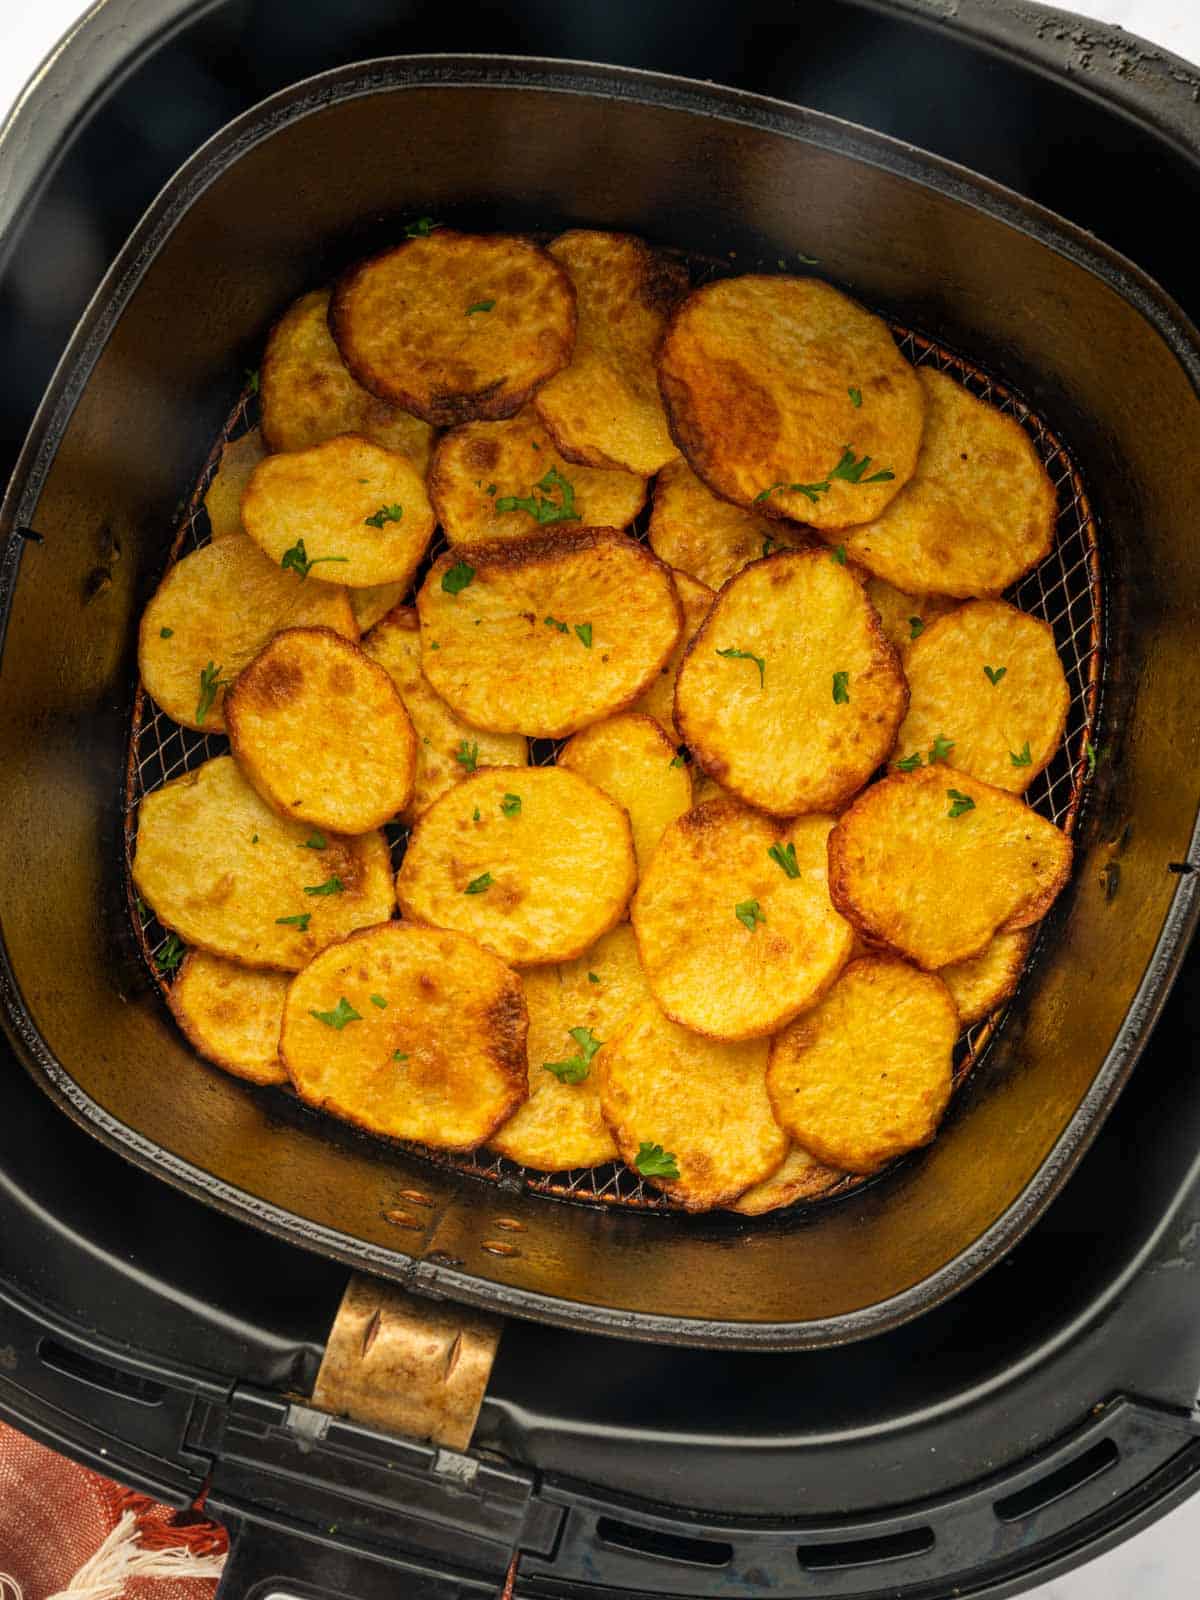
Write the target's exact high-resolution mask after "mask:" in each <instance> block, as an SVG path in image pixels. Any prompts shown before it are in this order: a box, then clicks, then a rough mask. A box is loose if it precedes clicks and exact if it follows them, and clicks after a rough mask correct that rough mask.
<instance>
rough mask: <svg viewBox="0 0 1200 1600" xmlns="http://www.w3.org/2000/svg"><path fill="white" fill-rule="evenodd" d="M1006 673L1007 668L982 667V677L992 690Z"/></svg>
mask: <svg viewBox="0 0 1200 1600" xmlns="http://www.w3.org/2000/svg"><path fill="white" fill-rule="evenodd" d="M1007 671H1008V668H1007V667H984V669H983V675H984V677H985V678H986V679H987V681H988V682H989V683H990V684H991V686H992V688H993V689H994V688H995V687H996V685H997V684H998V683H999V682H1000V679H1001V678H1002V677H1003V676H1004V674H1005V673H1006V672H1007Z"/></svg>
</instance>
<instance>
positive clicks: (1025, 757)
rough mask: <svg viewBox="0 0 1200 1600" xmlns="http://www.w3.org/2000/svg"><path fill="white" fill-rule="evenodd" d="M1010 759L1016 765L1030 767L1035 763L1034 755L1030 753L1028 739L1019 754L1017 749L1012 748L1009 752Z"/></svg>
mask: <svg viewBox="0 0 1200 1600" xmlns="http://www.w3.org/2000/svg"><path fill="white" fill-rule="evenodd" d="M1008 759H1009V760H1010V761H1011V762H1012V764H1013V766H1014V767H1030V766H1032V765H1033V757H1032V756H1031V755H1030V753H1029V740H1028V739H1026V741H1025V743H1024V745H1023V746H1022V748H1021V753H1020V754H1019V755H1018V754H1017V752H1016V751H1015V750H1010V751H1009V752H1008Z"/></svg>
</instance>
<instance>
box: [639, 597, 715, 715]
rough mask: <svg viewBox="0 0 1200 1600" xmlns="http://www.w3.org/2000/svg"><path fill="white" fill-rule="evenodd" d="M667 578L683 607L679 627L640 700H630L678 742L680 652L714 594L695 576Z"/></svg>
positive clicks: (682, 650) (683, 649) (681, 655)
mask: <svg viewBox="0 0 1200 1600" xmlns="http://www.w3.org/2000/svg"><path fill="white" fill-rule="evenodd" d="M671 577H672V579H673V581H674V584H675V593H676V594H677V595H678V596H679V603H680V605H681V606H682V607H683V628H682V630H681V631H680V634H679V639H678V641H677V642H676V645H675V648H674V650H672V652H671V654H670V656H669V657H668V658H667V660H666V662H665V663H664V664H663V665H662V666H661V667H660V668H659V669H658V673H657V675H656V676H655V678H654V680H653V681H652V683H651V684H650V687H649V688H648V689H647V690H646V692H645V694H644V695H642V697H641V699H640V700H635V701H634V703H633V707H632V709H633V710H634V711H644V712H645V713H646V715H647V716H648V717H653V718H654V720H655V722H657V723H658V725H659V727H660V728H661V729H662V731H663V732H664V733H665V734H666V736H667V738H668V739H670V740H672V741H673V742H674V743H675V744H679V743H681V742H682V741H681V739H680V734H679V730H678V728H676V726H675V680H676V678H677V677H678V676H679V668H680V665H681V663H682V661H683V653H684V651H685V650H686V649H687V647H688V644H689V643H690V641H691V639H692V636H693V634H694V633H695V632H696V629H697V628H698V627H699V626H700V624H701V623H702V622H703V621H704V619H705V617H706V616H707V615H708V613H709V610H710V608H711V606H712V603H713V601H714V600H715V599H716V595H715V594H714V593H713V592H712V590H711V589H709V588H707V587H706V586H705V585H704V584H702V583H697V582H696V580H695V578H689V577H688V575H687V573H686V572H678V571H676V572H672V574H671Z"/></svg>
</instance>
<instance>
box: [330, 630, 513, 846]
mask: <svg viewBox="0 0 1200 1600" xmlns="http://www.w3.org/2000/svg"><path fill="white" fill-rule="evenodd" d="M362 647H363V649H364V650H365V651H366V653H367V655H369V656H370V658H371V660H372V661H377V662H378V663H379V665H380V666H381V667H382V668H383V669H384V671H385V672H386V673H387V674H388V676H389V677H390V678H391V680H392V682H393V683H394V684H395V685H396V688H397V689H398V690H399V691H400V698H401V700H403V701H404V707H405V710H406V711H407V712H408V714H409V716H410V717H411V718H412V724H413V727H414V728H415V729H416V733H417V776H416V783H415V785H414V788H413V796H412V800H411V801H410V802H409V805H408V808H407V810H406V811H405V813H404V820H405V821H406V822H412V821H415V819H416V818H417V817H419V816H420V815H421V813H422V811H424V810H425V809H426V808H427V807H428V806H430V805H432V804H433V802H434V801H435V800H436V799H437V797H438V796H439V795H441V794H445V792H446V790H447V789H449V788H452V787H453V785H454V784H456V783H461V782H462V780H463V779H464V778H466V777H468V776H469V775H470V774H471V773H472V772H474V771H475V769H476V767H523V766H525V765H526V763H527V762H528V760H529V755H528V747H527V746H526V743H525V740H524V738H523V737H522V735H521V734H519V733H484V732H482V731H481V730H480V729H478V728H472V727H471V725H470V723H467V722H462V721H460V719H459V718H458V717H456V716H455V715H454V713H453V711H451V709H450V707H449V706H448V705H447V704H446V702H445V701H444V700H443V699H442V697H441V695H440V694H437V693H435V691H434V690H433V689H432V688H430V685H429V681H428V679H427V678H426V677H425V674H424V673H423V672H422V671H421V627H420V623H419V622H418V621H417V613H416V612H415V611H414V610H413V608H412V607H411V606H404V607H402V608H400V609H399V610H396V611H393V612H392V614H391V615H390V616H389V617H386V618H385V619H384V621H383V622H381V623H379V624H378V625H377V626H376V627H375V628H374V629H372V631H371V633H370V634H369V635H368V636H367V638H365V639H364V640H363V644H362Z"/></svg>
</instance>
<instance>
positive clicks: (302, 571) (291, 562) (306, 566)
mask: <svg viewBox="0 0 1200 1600" xmlns="http://www.w3.org/2000/svg"><path fill="white" fill-rule="evenodd" d="M349 559H350V557H349V556H313V558H312V560H311V561H310V560H309V556H308V551H307V550H306V549H305V548H304V540H303V539H297V540H296V542H295V544H294V545H293V546H292V548H291V549H290V550H285V551H284V552H283V560H282V561H281V562H280V563H279V565H280V566H281V567H282V568H283V570H284V571H285V572H286V571H287V570H288V568H289V567H290V568H291V570H292V571H293V572H296V573H299V575H300V577H302V578H307V577H308V575H309V573H310V572H311V571H312V569H313V568H314V567H319V566H320V565H321V563H322V562H323V561H340V562H342V563H343V564H345V562H347V561H349Z"/></svg>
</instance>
